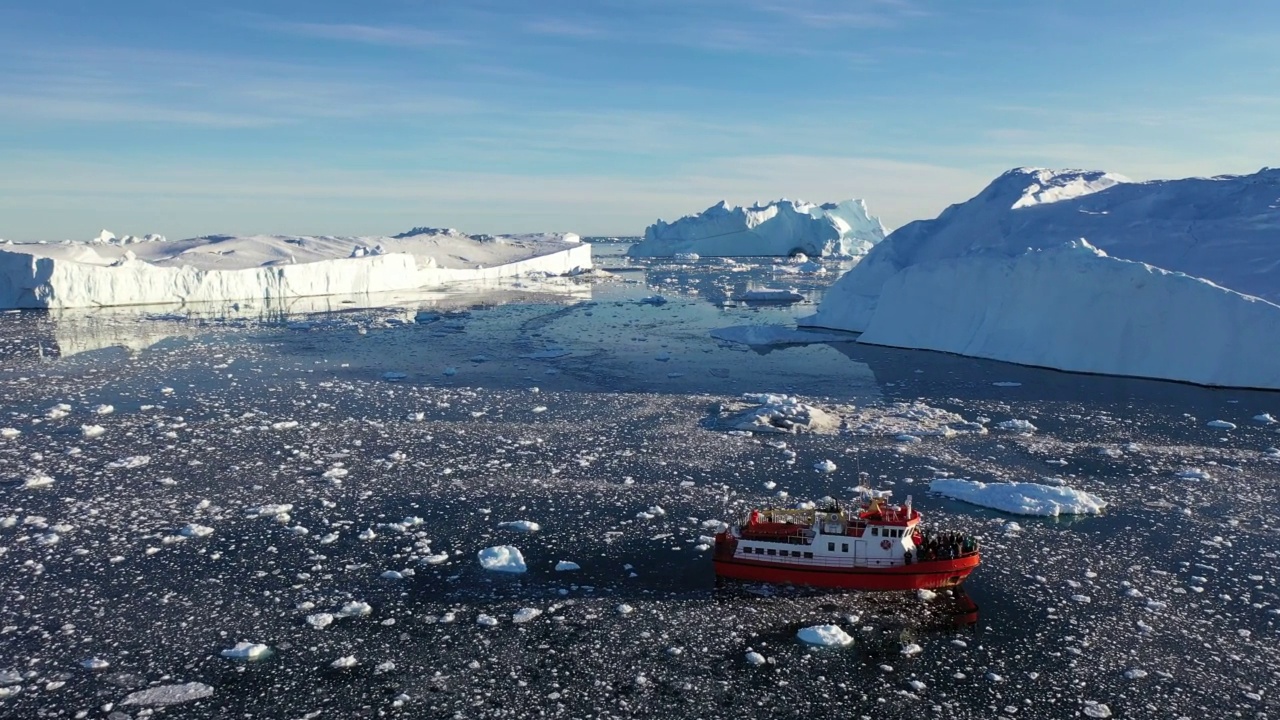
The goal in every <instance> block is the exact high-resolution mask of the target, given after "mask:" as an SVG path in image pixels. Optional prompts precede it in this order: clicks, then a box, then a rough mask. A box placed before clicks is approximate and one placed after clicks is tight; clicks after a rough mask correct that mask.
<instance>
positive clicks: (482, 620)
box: [476, 613, 498, 627]
mask: <svg viewBox="0 0 1280 720" xmlns="http://www.w3.org/2000/svg"><path fill="white" fill-rule="evenodd" d="M476 624H477V625H480V626H482V627H493V626H495V625H497V624H498V618H496V617H493V616H491V615H485V614H484V613H480V615H479V616H478V617H477V618H476Z"/></svg>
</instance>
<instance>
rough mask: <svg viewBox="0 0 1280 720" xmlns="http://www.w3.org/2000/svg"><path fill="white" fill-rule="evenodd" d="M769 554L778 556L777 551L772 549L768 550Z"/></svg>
mask: <svg viewBox="0 0 1280 720" xmlns="http://www.w3.org/2000/svg"><path fill="white" fill-rule="evenodd" d="M769 554H770V555H777V554H778V551H777V550H774V549H773V548H769Z"/></svg>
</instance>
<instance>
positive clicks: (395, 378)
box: [382, 371, 409, 382]
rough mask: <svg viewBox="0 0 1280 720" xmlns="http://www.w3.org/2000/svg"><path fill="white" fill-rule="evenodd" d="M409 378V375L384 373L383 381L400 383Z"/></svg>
mask: <svg viewBox="0 0 1280 720" xmlns="http://www.w3.org/2000/svg"><path fill="white" fill-rule="evenodd" d="M407 377H409V375H408V374H407V373H402V372H394V371H392V372H384V373H382V379H383V380H386V381H387V382H400V381H401V380H403V379H405V378H407Z"/></svg>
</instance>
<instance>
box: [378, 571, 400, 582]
mask: <svg viewBox="0 0 1280 720" xmlns="http://www.w3.org/2000/svg"><path fill="white" fill-rule="evenodd" d="M379 577H381V578H382V579H383V580H403V579H404V573H402V572H400V571H399V570H387V571H386V572H384V573H382V575H380V576H379Z"/></svg>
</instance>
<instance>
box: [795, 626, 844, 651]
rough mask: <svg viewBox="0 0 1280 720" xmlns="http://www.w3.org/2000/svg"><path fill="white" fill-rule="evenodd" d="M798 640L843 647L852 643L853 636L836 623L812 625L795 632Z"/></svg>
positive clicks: (824, 645) (812, 643) (811, 643)
mask: <svg viewBox="0 0 1280 720" xmlns="http://www.w3.org/2000/svg"><path fill="white" fill-rule="evenodd" d="M796 637H797V638H799V639H800V642H803V643H806V644H808V645H819V646H822V647H845V646H847V645H851V644H853V637H852V636H850V635H849V633H847V632H845V631H844V630H841V629H840V627H839V626H837V625H814V626H812V627H806V628H800V630H798V631H797V632H796Z"/></svg>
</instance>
